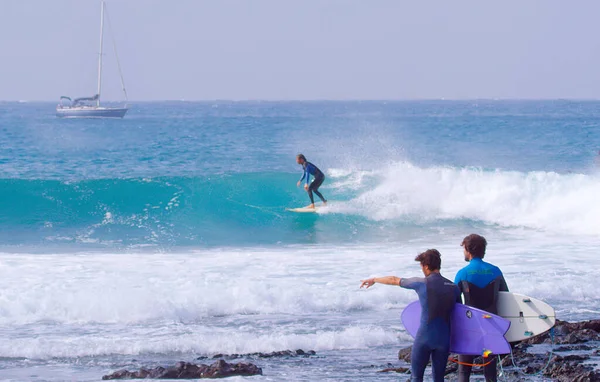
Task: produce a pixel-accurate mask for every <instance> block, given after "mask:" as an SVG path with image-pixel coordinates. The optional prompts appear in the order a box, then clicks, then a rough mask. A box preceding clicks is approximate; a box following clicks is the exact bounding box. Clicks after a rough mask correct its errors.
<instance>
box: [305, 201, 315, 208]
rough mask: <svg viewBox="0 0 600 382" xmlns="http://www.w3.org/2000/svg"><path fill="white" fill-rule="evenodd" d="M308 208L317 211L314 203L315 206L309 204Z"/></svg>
mask: <svg viewBox="0 0 600 382" xmlns="http://www.w3.org/2000/svg"><path fill="white" fill-rule="evenodd" d="M306 208H310V209H313V210H314V209H315V204H314V203H313V204H309V205H308V206H307V207H306Z"/></svg>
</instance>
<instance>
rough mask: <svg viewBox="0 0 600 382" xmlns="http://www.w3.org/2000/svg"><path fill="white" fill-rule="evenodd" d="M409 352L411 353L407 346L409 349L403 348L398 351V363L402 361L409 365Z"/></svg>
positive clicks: (410, 347)
mask: <svg viewBox="0 0 600 382" xmlns="http://www.w3.org/2000/svg"><path fill="white" fill-rule="evenodd" d="M411 352H412V346H409V347H407V348H404V349H400V351H399V352H398V359H399V360H400V361H404V362H408V363H410V353H411Z"/></svg>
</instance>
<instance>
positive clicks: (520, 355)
mask: <svg viewBox="0 0 600 382" xmlns="http://www.w3.org/2000/svg"><path fill="white" fill-rule="evenodd" d="M599 349H600V320H592V321H582V322H565V321H560V320H557V321H556V326H555V327H554V338H552V336H551V333H550V332H548V333H545V334H543V335H540V336H537V337H534V338H531V339H529V340H525V341H522V342H519V343H516V344H513V359H514V362H515V366H516V368H515V367H514V366H513V361H512V359H511V357H510V356H504V355H503V356H501V359H502V361H501V366H502V369H503V378H504V379H505V380H510V381H529V380H531V379H532V377H534V376H537V377H540V378H545V379H551V380H553V381H558V382H596V381H600V368H599V365H600V350H599ZM410 352H411V348H410V347H408V348H405V349H402V350H400V352H399V353H398V358H400V360H402V361H404V362H406V363H407V364H410ZM453 359H454V360H456V358H453ZM483 362H484V361H483V359H482V358H478V359H475V362H474V363H475V364H481V363H483ZM498 369H500V365H499V366H498ZM457 370H458V365H457V364H456V363H454V362H452V361H450V360H449V361H448V365H447V366H446V375H447V377H448V379H449V380H455V379H456V372H457ZM481 371H482V370H481V369H480V368H474V369H473V372H474V373H478V372H479V373H481ZM382 372H397V373H407V374H408V373H410V367H409V366H408V365H407V366H406V367H400V368H389V369H384V370H382Z"/></svg>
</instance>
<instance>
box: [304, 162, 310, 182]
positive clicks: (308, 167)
mask: <svg viewBox="0 0 600 382" xmlns="http://www.w3.org/2000/svg"><path fill="white" fill-rule="evenodd" d="M310 167H311V164H310V163H309V164H307V165H306V169H305V170H304V174H305V175H306V184H308V183H309V182H310Z"/></svg>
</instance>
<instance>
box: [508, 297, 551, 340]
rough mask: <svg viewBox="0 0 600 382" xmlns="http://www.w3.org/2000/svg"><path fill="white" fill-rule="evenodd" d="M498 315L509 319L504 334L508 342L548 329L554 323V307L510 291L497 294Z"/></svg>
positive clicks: (526, 337) (529, 336)
mask: <svg viewBox="0 0 600 382" xmlns="http://www.w3.org/2000/svg"><path fill="white" fill-rule="evenodd" d="M497 306H498V315H499V316H500V317H503V318H506V319H507V320H509V321H510V328H509V329H508V332H506V335H505V336H504V337H505V338H506V340H507V341H508V342H516V341H522V340H526V339H528V338H531V337H535V336H537V335H540V334H542V333H545V332H547V331H548V330H550V329H551V328H552V327H553V326H554V324H555V323H556V313H555V312H554V308H552V307H551V306H550V305H548V304H546V303H545V302H543V301H541V300H538V299H535V298H531V297H529V296H525V295H522V294H517V293H511V292H500V293H499V295H498V305H497Z"/></svg>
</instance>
